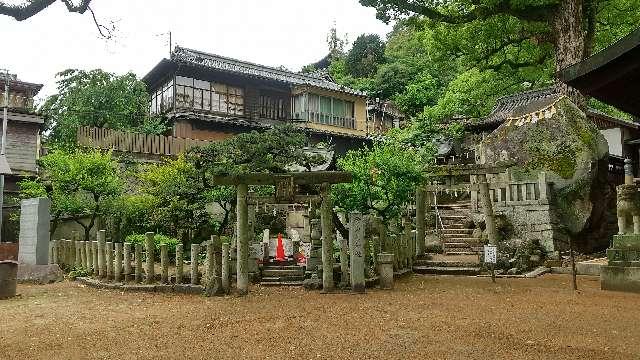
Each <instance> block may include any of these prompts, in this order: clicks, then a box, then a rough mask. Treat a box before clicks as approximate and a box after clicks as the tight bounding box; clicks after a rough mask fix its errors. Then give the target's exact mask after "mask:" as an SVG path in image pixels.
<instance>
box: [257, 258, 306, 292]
mask: <svg viewBox="0 0 640 360" xmlns="http://www.w3.org/2000/svg"><path fill="white" fill-rule="evenodd" d="M303 281H304V268H303V267H301V266H298V265H296V263H295V261H283V262H272V263H268V264H265V265H264V266H263V267H262V277H261V281H260V285H262V286H302V282H303Z"/></svg>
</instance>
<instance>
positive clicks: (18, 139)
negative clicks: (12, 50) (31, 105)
mask: <svg viewBox="0 0 640 360" xmlns="http://www.w3.org/2000/svg"><path fill="white" fill-rule="evenodd" d="M1 128H2V126H1V125H0V129H1ZM0 131H1V130H0ZM39 132H40V125H39V124H34V123H27V122H20V121H10V122H9V125H8V127H7V147H6V154H7V161H8V162H9V166H10V167H11V170H12V171H13V172H30V173H35V172H36V158H37V155H38V134H39ZM0 141H1V139H0Z"/></svg>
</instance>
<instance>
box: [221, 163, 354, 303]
mask: <svg viewBox="0 0 640 360" xmlns="http://www.w3.org/2000/svg"><path fill="white" fill-rule="evenodd" d="M351 181H352V176H351V174H350V173H348V172H339V171H317V172H297V173H284V174H266V173H249V174H244V175H231V176H215V177H212V179H211V183H212V184H215V185H232V186H236V189H237V203H236V239H237V243H238V245H237V266H236V269H237V270H236V271H237V275H236V279H237V280H236V281H237V288H238V293H239V294H240V295H246V294H247V293H248V289H249V222H248V217H249V216H248V214H249V211H248V205H247V200H248V196H249V185H273V186H275V188H276V192H275V196H274V197H272V199H273V200H274V203H276V204H278V203H279V204H291V203H296V202H301V203H303V202H306V201H308V199H309V198H310V197H317V195H311V196H309V195H297V192H298V191H297V186H298V185H320V200H321V206H320V223H321V228H322V287H323V291H325V292H330V291H333V290H334V282H333V232H334V231H333V219H332V209H333V204H332V201H331V185H333V184H339V183H348V182H351Z"/></svg>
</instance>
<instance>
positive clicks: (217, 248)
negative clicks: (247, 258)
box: [206, 235, 257, 296]
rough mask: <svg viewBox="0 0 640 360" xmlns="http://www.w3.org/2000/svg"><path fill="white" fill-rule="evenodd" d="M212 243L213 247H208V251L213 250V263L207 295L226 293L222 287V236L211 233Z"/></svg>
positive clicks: (211, 257)
mask: <svg viewBox="0 0 640 360" xmlns="http://www.w3.org/2000/svg"><path fill="white" fill-rule="evenodd" d="M210 243H211V246H212V249H211V250H209V249H208V248H207V252H209V251H211V256H210V257H209V258H210V259H211V261H212V264H210V265H209V267H210V268H211V269H210V272H211V277H210V278H209V281H208V283H207V289H206V295H207V296H220V295H224V294H225V291H224V289H223V287H222V244H221V243H220V238H219V237H218V236H216V235H211V241H210ZM254 262H255V259H254ZM256 265H257V264H256ZM256 271H257V269H256Z"/></svg>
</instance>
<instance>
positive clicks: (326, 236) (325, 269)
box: [320, 183, 335, 293]
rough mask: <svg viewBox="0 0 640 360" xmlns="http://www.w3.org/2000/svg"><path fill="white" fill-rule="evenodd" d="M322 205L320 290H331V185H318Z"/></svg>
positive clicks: (332, 288) (332, 287)
mask: <svg viewBox="0 0 640 360" xmlns="http://www.w3.org/2000/svg"><path fill="white" fill-rule="evenodd" d="M320 192H321V194H320V196H321V197H322V205H321V206H320V222H321V224H322V291H323V292H325V293H328V292H332V291H333V290H334V288H335V285H334V282H333V218H332V209H333V205H332V202H331V185H330V184H328V183H324V184H322V185H321V186H320Z"/></svg>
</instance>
